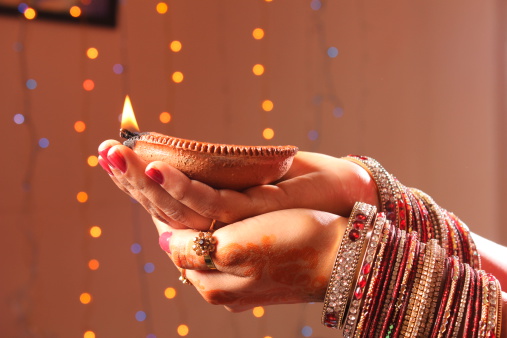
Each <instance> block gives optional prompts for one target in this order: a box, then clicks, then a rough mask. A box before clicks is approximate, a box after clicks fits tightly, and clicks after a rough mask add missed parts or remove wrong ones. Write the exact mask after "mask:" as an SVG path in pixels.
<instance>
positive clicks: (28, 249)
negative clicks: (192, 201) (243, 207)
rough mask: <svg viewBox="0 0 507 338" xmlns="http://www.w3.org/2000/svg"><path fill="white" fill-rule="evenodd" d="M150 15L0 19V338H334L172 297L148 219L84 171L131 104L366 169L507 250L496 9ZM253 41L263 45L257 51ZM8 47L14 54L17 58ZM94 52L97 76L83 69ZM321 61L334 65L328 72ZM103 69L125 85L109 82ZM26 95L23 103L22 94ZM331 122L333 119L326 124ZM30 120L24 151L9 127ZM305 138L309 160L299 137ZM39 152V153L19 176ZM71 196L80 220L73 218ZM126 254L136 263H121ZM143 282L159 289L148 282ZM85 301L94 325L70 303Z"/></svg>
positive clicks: (451, 6)
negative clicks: (139, 317)
mask: <svg viewBox="0 0 507 338" xmlns="http://www.w3.org/2000/svg"><path fill="white" fill-rule="evenodd" d="M498 3H500V1H498ZM154 5H155V3H152V2H145V1H133V0H130V1H125V2H124V4H123V5H122V6H121V8H120V25H119V27H118V28H117V29H114V30H108V29H101V28H95V27H84V26H83V27H79V26H74V25H65V24H59V23H51V22H43V21H40V20H36V21H34V22H26V21H24V20H21V19H15V18H11V17H0V32H1V33H0V93H1V94H0V98H1V99H0V112H1V113H0V125H1V126H3V128H2V136H3V137H2V140H3V145H4V147H3V151H4V156H3V159H4V160H3V165H2V169H1V173H2V175H0V177H1V178H0V189H1V192H2V196H3V197H2V199H1V201H2V203H1V204H0V222H1V226H2V230H3V231H2V236H0V256H1V257H2V259H1V260H0V267H1V268H0V271H2V278H1V280H2V282H1V285H2V287H1V288H0V290H1V291H0V292H1V299H2V302H1V304H2V306H1V307H0V309H1V310H0V311H1V312H0V333H1V334H2V336H22V332H28V331H30V332H32V333H33V334H34V336H38V337H46V336H52V337H70V336H76V337H79V336H81V335H82V332H84V331H85V330H86V329H92V330H94V331H95V332H96V333H97V337H145V336H146V335H147V334H148V333H155V334H157V336H158V337H167V336H169V337H173V336H175V333H174V332H175V331H174V330H175V328H176V326H177V325H178V324H180V323H181V322H186V323H188V324H189V326H190V329H191V335H189V337H190V336H191V337H203V336H205V333H206V334H207V335H208V336H209V337H238V336H241V337H263V336H264V335H271V336H273V337H274V338H277V337H287V336H297V334H298V332H299V329H300V326H302V325H311V326H312V327H313V328H314V337H315V336H321V337H324V336H329V337H332V336H335V334H336V333H335V332H334V331H333V332H330V331H329V330H325V329H324V328H321V327H320V326H319V324H318V323H319V313H320V305H309V306H306V307H305V306H279V307H270V308H267V315H266V316H265V317H264V318H261V319H256V318H254V317H253V316H252V315H251V313H243V314H239V315H232V314H229V313H227V312H226V311H225V310H223V309H222V308H219V307H213V306H211V305H208V304H206V303H204V301H202V300H201V299H200V298H199V297H198V296H197V295H196V293H195V292H193V290H192V288H191V287H184V286H183V285H181V284H180V283H179V282H178V280H177V277H178V274H177V272H176V270H175V269H173V267H172V266H171V264H170V262H168V261H167V259H166V257H164V255H163V253H162V252H161V251H160V249H159V248H158V245H157V238H156V234H155V230H154V228H153V227H152V226H151V224H150V222H149V219H148V217H147V216H146V215H145V213H144V212H143V211H142V210H140V209H139V208H138V206H137V205H134V204H132V203H131V202H130V201H129V200H128V198H127V197H126V196H124V195H123V194H122V193H120V192H119V191H118V190H117V189H116V188H115V187H114V186H113V185H112V184H111V183H110V182H109V179H108V177H107V175H106V174H105V173H103V172H102V170H101V169H99V168H98V167H97V168H90V167H88V166H87V165H86V163H85V160H86V157H87V156H89V155H92V154H94V153H95V151H96V147H97V145H98V144H99V143H100V141H101V140H103V139H106V138H117V133H118V128H119V123H118V120H117V116H118V114H119V113H120V110H121V106H122V102H123V96H124V95H125V94H126V93H129V94H130V95H131V97H132V99H133V103H134V109H135V111H136V114H137V117H138V121H139V123H140V126H141V128H142V129H143V130H157V131H160V132H165V133H169V134H173V135H175V136H180V137H185V138H195V139H199V140H205V141H216V142H230V143H243V144H264V143H266V142H265V141H263V139H262V137H261V130H262V129H263V128H264V127H266V126H270V127H273V128H274V129H275V132H276V137H275V139H274V140H273V143H278V144H295V145H298V146H299V147H300V148H301V149H303V150H312V151H318V152H323V153H327V154H330V155H334V156H341V155H345V154H348V153H361V154H367V155H371V156H373V157H376V158H378V159H379V160H380V161H381V162H382V163H384V165H385V166H386V167H387V169H388V170H390V171H392V172H393V173H395V174H396V175H397V176H398V178H399V179H400V180H401V181H402V182H404V183H406V184H407V185H412V186H417V187H419V188H422V189H423V190H425V191H427V192H428V193H430V194H431V195H433V197H434V198H435V199H436V200H437V202H439V203H441V204H442V205H443V206H445V207H447V208H449V209H450V210H453V211H455V212H456V213H457V214H458V215H460V216H461V217H462V218H463V219H464V220H465V221H466V222H467V223H468V224H469V225H470V227H471V228H472V230H474V231H477V232H479V233H481V234H483V235H485V236H488V237H491V238H494V239H496V240H498V241H500V242H503V243H507V236H506V235H505V234H504V232H503V231H502V220H501V217H500V216H501V214H502V207H503V206H504V205H505V202H506V201H505V199H503V200H502V199H500V198H499V197H501V196H503V198H505V194H502V191H501V190H500V188H499V187H500V185H499V184H500V183H502V181H500V180H501V179H502V178H505V174H504V172H505V170H506V168H505V163H506V160H505V157H506V156H505V155H506V154H505V153H504V152H505V145H504V144H503V143H501V140H505V136H504V135H505V125H499V123H500V122H501V121H504V122H505V119H504V117H503V116H504V114H505V111H503V110H502V101H501V100H502V98H503V96H504V94H505V93H504V92H503V90H504V89H505V88H504V87H503V83H504V79H503V74H502V72H501V71H503V70H504V65H503V63H502V61H503V60H502V59H501V56H502V54H501V53H502V51H503V47H504V45H503V41H504V40H502V35H501V34H500V33H501V32H502V29H501V28H502V27H503V26H505V22H504V21H502V20H503V19H502V15H499V12H498V10H499V9H501V8H500V7H499V6H500V5H498V4H497V3H496V2H494V1H481V2H480V3H479V2H477V1H462V0H460V1H447V2H445V3H442V2H439V1H425V2H423V3H421V4H413V3H410V4H409V3H408V2H407V3H405V2H394V1H392V2H390V3H389V4H386V3H385V2H384V3H382V4H369V3H366V2H364V1H355V2H347V1H341V2H338V3H335V2H333V3H331V2H329V3H327V2H326V3H325V6H323V8H322V9H321V10H320V11H313V10H311V8H310V5H309V2H307V1H305V2H302V1H301V2H297V3H294V2H290V3H289V2H288V1H285V2H284V1H281V0H275V1H273V2H272V3H270V4H267V3H263V2H261V1H253V0H252V1H242V2H239V1H206V2H198V3H197V2H189V1H185V2H169V5H170V11H169V13H168V14H166V15H163V16H162V15H158V14H156V12H155V11H154ZM500 14H501V13H500ZM258 26H262V27H263V28H265V29H266V33H267V35H266V39H265V40H262V41H255V40H253V39H252V38H251V31H252V29H253V28H255V27H258ZM20 39H21V40H22V41H24V42H25V49H24V53H19V52H16V51H15V50H14V49H13V45H14V44H15V43H16V42H18V41H20ZM173 39H178V40H181V41H182V43H183V50H182V51H181V52H180V53H178V54H173V53H171V52H169V51H168V48H167V45H168V42H169V41H171V40H173ZM90 46H94V47H97V48H98V49H99V52H100V56H99V58H98V59H97V60H93V61H92V60H87V59H86V58H85V56H84V51H85V49H86V48H87V47H90ZM329 46H336V47H337V48H338V49H339V55H338V57H336V58H334V59H330V58H329V57H327V56H326V53H325V52H326V49H327V48H328V47H329ZM258 62H261V63H263V64H265V65H266V67H267V72H266V74H265V75H264V76H262V77H261V78H258V77H255V76H254V75H252V74H251V71H250V69H251V67H252V65H253V64H255V63H258ZM115 63H124V64H126V66H127V70H128V71H127V72H126V73H124V74H123V75H116V74H114V73H113V72H112V66H113V65H114V64H115ZM24 69H26V74H23V73H22V72H23V70H24ZM175 70H181V71H182V72H184V74H185V80H184V82H183V83H181V84H178V85H176V84H172V83H171V82H170V80H169V77H170V74H171V73H172V71H175ZM25 76H26V77H28V78H34V79H36V80H37V82H38V87H37V89H36V90H33V91H28V90H26V89H24V86H23V83H24V81H25ZM85 78H91V79H93V80H94V81H95V83H96V88H95V89H94V90H93V91H92V92H84V91H83V90H82V89H81V83H82V81H83V80H84V79H85ZM318 97H321V98H322V100H321V101H322V102H321V103H320V104H319V103H318V101H319V100H318V99H316V98H318ZM264 98H271V99H272V100H273V101H274V102H275V109H274V110H273V112H270V113H262V112H261V110H260V108H259V103H260V101H261V100H262V99H264ZM337 102H339V103H341V104H342V106H343V108H344V111H345V114H344V115H343V117H341V118H336V117H334V116H333V114H332V109H333V108H334V106H335V104H337ZM25 104H26V105H28V106H25ZM24 107H25V108H27V109H28V110H29V112H30V114H31V116H32V125H33V126H35V131H33V130H30V128H29V127H28V126H27V125H15V124H14V123H13V122H12V117H13V115H14V114H15V113H18V112H21V111H23V109H24ZM164 110H169V111H170V112H171V113H172V114H173V121H172V122H171V124H170V125H169V126H164V125H161V124H160V122H158V120H157V117H158V114H159V113H160V112H161V111H164ZM502 119H503V120H502ZM77 120H85V121H86V123H87V125H88V129H87V130H86V132H85V133H83V134H77V133H76V132H75V131H74V130H73V124H74V122H75V121H77ZM196 122H197V123H196ZM312 129H315V130H318V131H319V133H320V138H319V141H317V142H315V141H310V140H309V139H308V137H307V133H308V132H309V131H310V130H312ZM34 133H35V134H36V135H35V136H36V139H37V138H39V137H47V138H48V139H49V140H50V146H49V148H47V149H43V150H39V151H38V152H37V155H36V157H30V149H31V147H32V146H33V144H34V142H33V140H32V137H35V136H34ZM30 158H31V159H32V161H31V162H30V161H29V159H30ZM31 170H33V171H31ZM27 174H28V175H29V176H28V177H30V178H31V179H30V181H31V183H32V187H31V190H29V191H28V192H25V191H23V190H22V189H21V186H22V182H23V180H24V177H25V176H26V175H27ZM30 175H32V176H30ZM503 186H504V187H505V182H503ZM82 190H85V191H87V192H88V193H89V195H90V199H89V202H88V203H86V204H85V205H81V204H78V203H77V202H76V201H75V195H76V193H77V192H78V191H82ZM91 225H100V226H101V227H102V229H103V236H102V237H101V238H99V239H93V240H92V239H91V238H90V237H89V236H88V235H87V229H88V228H89V227H90V226H91ZM135 241H138V242H140V243H141V244H143V248H144V250H143V251H142V252H143V256H139V255H137V256H136V255H133V254H132V253H131V252H130V249H129V248H130V245H131V244H132V243H133V242H135ZM90 258H97V259H98V260H99V261H100V262H101V267H100V269H99V270H98V271H95V272H91V271H89V270H88V269H87V268H86V262H87V261H88V260H89V259H90ZM145 262H153V263H154V264H155V266H156V269H155V272H154V273H152V274H145V273H144V272H142V265H143V264H144V263H145ZM167 286H173V287H176V288H177V289H178V292H179V295H178V296H177V297H176V299H174V300H171V301H168V300H166V299H164V298H163V290H164V288H165V287H167ZM84 291H89V292H90V293H91V294H92V295H93V297H94V299H93V302H92V303H91V304H90V305H82V304H80V303H79V300H78V298H79V294H80V293H81V292H84ZM143 309H144V310H147V311H148V310H150V312H149V318H151V320H149V321H146V322H143V323H139V322H137V321H135V319H134V314H135V312H136V311H138V310H143Z"/></svg>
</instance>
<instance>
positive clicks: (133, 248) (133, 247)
mask: <svg viewBox="0 0 507 338" xmlns="http://www.w3.org/2000/svg"><path fill="white" fill-rule="evenodd" d="M141 249H142V247H141V245H140V244H139V243H134V244H132V245H131V246H130V251H132V253H133V254H136V255H137V254H138V253H140V252H141Z"/></svg>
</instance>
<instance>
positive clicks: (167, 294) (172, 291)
mask: <svg viewBox="0 0 507 338" xmlns="http://www.w3.org/2000/svg"><path fill="white" fill-rule="evenodd" d="M164 296H165V297H166V298H167V299H173V298H174V297H176V289H175V288H171V287H169V288H166V289H165V290H164Z"/></svg>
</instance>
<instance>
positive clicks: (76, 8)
mask: <svg viewBox="0 0 507 338" xmlns="http://www.w3.org/2000/svg"><path fill="white" fill-rule="evenodd" d="M69 13H70V16H72V17H73V18H79V17H80V16H81V8H79V6H72V7H71V8H70V9H69Z"/></svg>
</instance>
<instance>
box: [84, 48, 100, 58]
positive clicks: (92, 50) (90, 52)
mask: <svg viewBox="0 0 507 338" xmlns="http://www.w3.org/2000/svg"><path fill="white" fill-rule="evenodd" d="M86 56H88V58H89V59H92V60H95V59H96V58H97V57H98V56H99V51H98V49H97V48H95V47H90V48H88V49H87V50H86Z"/></svg>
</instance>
